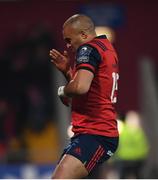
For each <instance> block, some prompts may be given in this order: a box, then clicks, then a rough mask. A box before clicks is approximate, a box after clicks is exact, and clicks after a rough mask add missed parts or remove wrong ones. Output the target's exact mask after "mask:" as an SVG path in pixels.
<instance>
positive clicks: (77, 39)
mask: <svg viewBox="0 0 158 180" xmlns="http://www.w3.org/2000/svg"><path fill="white" fill-rule="evenodd" d="M63 37H64V40H65V42H66V46H67V48H69V49H71V50H72V51H73V52H75V51H76V50H77V49H78V47H79V46H80V45H81V44H82V43H83V39H82V36H81V33H79V32H78V31H77V30H75V29H74V28H72V27H71V26H66V27H65V28H64V29H63Z"/></svg>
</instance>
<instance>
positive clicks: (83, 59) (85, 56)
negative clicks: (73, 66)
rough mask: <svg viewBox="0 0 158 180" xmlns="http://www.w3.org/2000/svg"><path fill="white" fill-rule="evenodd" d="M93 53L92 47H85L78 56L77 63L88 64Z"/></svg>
mask: <svg viewBox="0 0 158 180" xmlns="http://www.w3.org/2000/svg"><path fill="white" fill-rule="evenodd" d="M91 51H92V48H91V47H89V46H83V47H82V48H81V49H80V50H79V52H78V54H77V63H87V62H88V61H89V55H90V53H91Z"/></svg>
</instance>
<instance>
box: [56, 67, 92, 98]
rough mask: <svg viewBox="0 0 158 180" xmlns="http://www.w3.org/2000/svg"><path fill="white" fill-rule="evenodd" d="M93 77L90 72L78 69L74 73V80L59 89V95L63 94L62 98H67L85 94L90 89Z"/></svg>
mask: <svg viewBox="0 0 158 180" xmlns="http://www.w3.org/2000/svg"><path fill="white" fill-rule="evenodd" d="M93 77H94V74H93V73H92V72H91V71H88V70H85V69H80V70H78V71H77V72H76V74H75V76H74V78H73V79H72V80H71V81H70V82H69V83H68V84H67V85H66V86H62V87H63V88H61V91H63V92H61V93H63V96H68V97H73V96H77V95H81V94H85V93H87V92H88V90H89V88H90V85H91V82H92V80H93ZM59 91H60V89H59ZM59 93H60V92H59ZM59 93H58V94H59ZM59 95H60V94H59Z"/></svg>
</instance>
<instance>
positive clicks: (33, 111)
mask: <svg viewBox="0 0 158 180" xmlns="http://www.w3.org/2000/svg"><path fill="white" fill-rule="evenodd" d="M54 46H55V41H54V40H53V37H52V34H51V33H50V32H49V31H48V30H47V28H46V27H45V26H44V25H42V24H38V25H35V26H34V27H32V29H30V30H29V31H27V32H25V33H23V34H22V33H21V34H19V33H14V35H13V36H12V37H11V38H10V40H9V42H8V45H7V46H6V48H5V50H4V51H3V52H2V54H1V56H0V82H1V88H0V161H1V162H4V163H6V162H25V161H30V160H31V159H30V157H34V156H33V155H30V156H29V155H27V153H28V151H27V150H28V148H34V146H35V144H34V143H35V142H31V141H33V139H34V141H36V142H37V141H38V140H39V137H40V136H42V133H43V132H44V131H46V130H45V129H47V131H46V132H47V133H46V132H45V133H44V135H46V134H49V133H50V132H52V133H53V132H54V133H57V132H55V131H57V130H56V128H55V124H56V122H55V119H56V118H55V112H56V111H55V107H56V106H55V105H54V104H53V103H54V101H53V85H52V84H53V79H54V76H53V72H52V66H51V64H50V59H49V50H50V48H51V47H54ZM49 131H50V132H49ZM37 134H38V136H37ZM36 136H37V137H36ZM49 137H50V136H48V137H47V139H48V141H52V143H47V142H44V143H46V144H53V141H57V140H55V139H54V136H52V138H51V139H49ZM40 139H42V137H41V138H40ZM53 139H54V140H53ZM56 139H57V138H56ZM44 141H45V140H44ZM39 143H40V142H39ZM37 144H38V142H37ZM37 144H36V147H37V146H38V145H37ZM45 146H46V145H45ZM56 146H57V145H56ZM38 148H40V146H39V147H38ZM48 149H49V148H48ZM38 150H39V151H41V150H40V149H38ZM50 150H51V149H50ZM47 154H49V153H47ZM43 159H47V158H45V157H44V158H43ZM50 160H51V158H50Z"/></svg>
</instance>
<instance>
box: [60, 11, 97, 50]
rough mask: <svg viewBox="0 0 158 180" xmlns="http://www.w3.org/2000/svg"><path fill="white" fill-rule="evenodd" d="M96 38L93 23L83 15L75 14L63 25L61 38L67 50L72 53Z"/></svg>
mask: <svg viewBox="0 0 158 180" xmlns="http://www.w3.org/2000/svg"><path fill="white" fill-rule="evenodd" d="M95 36H96V32H95V26H94V23H93V21H92V20H91V19H90V18H89V17H88V16H85V15H83V14H75V15H73V16H71V17H70V18H68V19H67V20H66V21H65V23H64V25H63V37H64V40H65V42H66V46H67V48H72V50H73V51H75V50H77V48H78V47H79V46H80V45H81V44H83V43H86V42H88V41H90V40H92V39H93V38H94V37H95Z"/></svg>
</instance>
